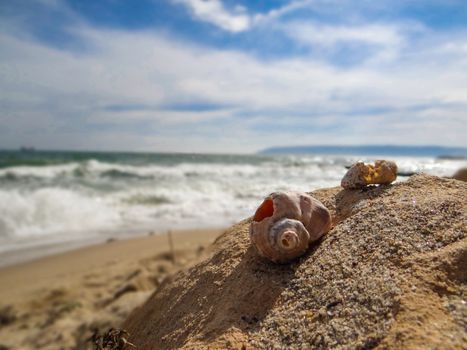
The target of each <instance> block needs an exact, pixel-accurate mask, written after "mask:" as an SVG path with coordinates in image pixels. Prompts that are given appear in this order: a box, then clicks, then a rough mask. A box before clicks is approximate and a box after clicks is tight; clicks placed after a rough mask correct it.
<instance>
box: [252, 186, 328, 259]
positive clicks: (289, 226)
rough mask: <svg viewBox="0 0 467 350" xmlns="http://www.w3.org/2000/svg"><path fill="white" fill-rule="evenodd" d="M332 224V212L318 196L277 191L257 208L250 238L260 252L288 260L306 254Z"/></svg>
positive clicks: (273, 257) (262, 254) (267, 256)
mask: <svg viewBox="0 0 467 350" xmlns="http://www.w3.org/2000/svg"><path fill="white" fill-rule="evenodd" d="M330 227H331V215H330V214H329V211H328V210H327V208H326V207H325V206H324V205H323V204H322V203H321V202H320V201H318V200H317V199H315V198H313V197H312V196H310V195H308V194H306V193H297V192H274V193H272V194H270V195H269V196H268V197H266V198H265V199H264V201H263V203H262V204H261V205H260V206H259V207H258V209H257V210H256V212H255V215H254V216H253V219H252V221H251V225H250V239H251V242H252V244H253V245H254V246H255V248H256V250H257V251H258V253H259V254H260V255H261V256H263V257H266V258H268V259H270V260H272V261H274V262H287V261H290V260H293V259H295V258H297V257H299V256H300V255H303V254H304V253H305V252H306V250H307V249H308V246H309V244H310V243H311V242H314V241H316V240H318V239H319V238H320V237H321V236H322V235H323V234H324V233H326V232H327V231H329V229H330Z"/></svg>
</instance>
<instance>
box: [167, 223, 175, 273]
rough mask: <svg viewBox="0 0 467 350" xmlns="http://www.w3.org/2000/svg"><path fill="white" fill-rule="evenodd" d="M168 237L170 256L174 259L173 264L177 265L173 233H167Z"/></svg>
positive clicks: (169, 231)
mask: <svg viewBox="0 0 467 350" xmlns="http://www.w3.org/2000/svg"><path fill="white" fill-rule="evenodd" d="M167 237H168V238H169V249H170V256H171V258H172V264H174V265H175V250H174V242H173V239H172V231H171V230H168V231H167Z"/></svg>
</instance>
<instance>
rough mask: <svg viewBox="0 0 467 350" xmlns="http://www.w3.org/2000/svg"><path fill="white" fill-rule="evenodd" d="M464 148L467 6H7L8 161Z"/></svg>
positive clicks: (1, 137)
mask: <svg viewBox="0 0 467 350" xmlns="http://www.w3.org/2000/svg"><path fill="white" fill-rule="evenodd" d="M466 135H467V1H465V0H404V1H402V0H380V1H374V0H360V1H357V0H315V1H312V0H288V1H286V0H256V1H255V0H250V1H247V0H241V1H231V0H138V1H134V0H126V1H124V0H101V1H96V0H83V1H79V0H74V1H72V0H68V1H67V0H0V148H18V147H20V146H34V147H36V148H40V149H67V150H128V151H152V152H212V153H250V152H257V151H259V150H261V149H264V148H267V147H271V146H293V145H330V144H337V145H359V144H383V145H384V144H402V145H428V144H430V145H444V146H461V147H466V146H467V137H466Z"/></svg>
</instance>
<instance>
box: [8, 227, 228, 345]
mask: <svg viewBox="0 0 467 350" xmlns="http://www.w3.org/2000/svg"><path fill="white" fill-rule="evenodd" d="M221 232H222V231H220V230H190V231H183V232H174V234H173V242H174V247H175V253H176V254H175V256H176V260H175V264H174V263H173V262H172V260H171V255H170V254H168V251H169V243H168V237H167V235H162V236H159V235H154V236H148V237H141V238H135V239H129V240H124V241H113V242H110V243H106V244H99V245H95V246H91V247H87V248H81V249H78V250H75V251H71V252H66V253H62V254H58V255H53V256H49V257H45V258H41V259H38V260H36V261H31V262H28V263H23V264H19V265H16V266H11V267H5V268H1V269H0V349H2V350H4V349H21V350H27V349H47V350H49V349H94V347H93V346H92V344H91V343H90V342H89V341H88V339H89V337H90V336H91V335H92V332H93V329H95V328H97V329H98V330H99V331H100V332H105V331H106V330H107V329H108V328H110V327H118V326H119V324H120V323H121V322H122V320H124V319H125V318H126V317H127V316H128V314H129V313H130V311H131V310H132V309H133V308H135V307H136V306H138V305H140V304H141V303H143V302H144V301H145V299H146V298H147V297H148V296H149V295H150V294H151V293H152V292H153V291H154V290H157V288H158V287H159V285H160V284H161V283H162V282H163V280H164V279H165V278H167V276H169V275H171V274H173V273H174V272H176V271H178V270H179V269H180V268H182V267H184V266H190V265H192V264H194V263H196V262H199V259H202V258H203V257H206V256H207V254H209V252H208V250H209V249H205V247H207V246H208V245H209V244H210V243H211V242H212V241H213V240H214V239H215V237H217V236H218V235H219V234H220V233H221Z"/></svg>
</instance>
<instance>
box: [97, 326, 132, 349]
mask: <svg viewBox="0 0 467 350" xmlns="http://www.w3.org/2000/svg"><path fill="white" fill-rule="evenodd" d="M129 335H130V334H129V333H128V332H127V331H126V330H124V329H120V328H110V329H109V330H108V331H107V332H106V333H103V334H99V330H98V329H94V333H93V335H92V336H91V337H90V338H89V340H90V341H92V343H93V344H94V346H95V350H125V349H129V347H131V348H136V345H134V344H132V343H130V342H129V341H128V340H127V339H126V338H128V336H129Z"/></svg>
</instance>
